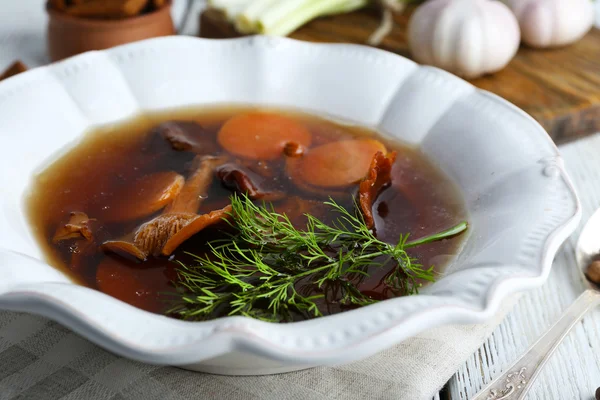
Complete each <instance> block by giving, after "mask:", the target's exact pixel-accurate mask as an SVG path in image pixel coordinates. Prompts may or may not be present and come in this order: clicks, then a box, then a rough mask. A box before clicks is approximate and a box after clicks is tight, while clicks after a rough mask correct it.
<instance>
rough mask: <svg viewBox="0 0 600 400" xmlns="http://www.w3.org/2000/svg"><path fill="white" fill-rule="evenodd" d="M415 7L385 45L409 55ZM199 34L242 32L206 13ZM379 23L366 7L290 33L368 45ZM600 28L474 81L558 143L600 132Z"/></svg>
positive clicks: (525, 53) (526, 53)
mask: <svg viewBox="0 0 600 400" xmlns="http://www.w3.org/2000/svg"><path fill="white" fill-rule="evenodd" d="M410 13H411V11H408V12H406V13H404V14H402V15H397V16H396V17H395V19H396V26H395V28H394V30H393V32H392V33H391V35H389V36H388V37H387V38H386V39H385V40H384V41H383V43H382V44H381V46H380V48H382V49H384V50H388V51H391V52H394V53H396V54H400V55H402V56H405V57H410V51H409V49H408V45H407V40H406V26H407V21H408V19H409V17H410ZM200 18H201V23H200V36H203V37H209V38H224V37H235V36H238V34H237V32H236V31H235V30H234V29H233V28H232V27H231V26H230V25H229V24H228V23H227V22H226V21H225V20H224V19H223V16H222V14H221V13H219V12H217V11H214V10H207V11H205V12H204V13H203V14H201V17H200ZM378 24H379V12H378V11H376V10H369V9H367V10H362V11H357V12H353V13H349V14H345V15H337V16H333V17H327V18H320V19H317V20H315V21H312V22H311V23H309V24H307V25H305V26H303V27H302V28H300V29H299V30H297V31H296V32H294V33H293V34H292V35H290V37H292V38H294V39H299V40H307V41H313V42H348V43H361V44H363V43H365V42H366V41H367V39H368V37H369V36H370V34H371V33H372V32H373V31H374V30H375V29H376V28H377V26H378ZM598 72H600V30H598V29H593V30H592V32H590V33H589V34H588V35H587V36H586V37H585V38H584V39H582V40H581V41H579V42H578V43H576V44H574V45H572V46H568V47H565V48H562V49H555V50H536V49H531V48H526V47H522V48H521V49H520V50H519V53H518V54H517V56H516V57H515V58H514V60H513V61H512V62H511V63H510V64H509V65H508V67H507V68H505V69H504V70H503V71H500V72H499V73H497V74H494V75H491V76H486V77H483V78H479V79H475V80H472V81H471V82H472V83H473V84H474V85H475V86H478V87H480V88H482V89H486V90H489V91H491V92H493V93H495V94H497V95H499V96H501V97H504V98H505V99H507V100H508V101H510V102H512V103H514V104H515V105H517V106H518V107H519V108H522V109H523V110H525V111H526V112H527V113H529V114H530V115H532V116H533V117H534V118H535V119H536V120H537V121H539V122H540V123H541V124H542V126H544V128H545V129H546V130H547V131H548V133H549V134H550V136H551V137H552V138H553V139H554V140H555V141H556V142H557V143H564V142H567V141H569V140H572V139H575V138H578V137H582V136H585V135H588V134H591V133H594V132H597V131H599V130H600V74H599V73H598Z"/></svg>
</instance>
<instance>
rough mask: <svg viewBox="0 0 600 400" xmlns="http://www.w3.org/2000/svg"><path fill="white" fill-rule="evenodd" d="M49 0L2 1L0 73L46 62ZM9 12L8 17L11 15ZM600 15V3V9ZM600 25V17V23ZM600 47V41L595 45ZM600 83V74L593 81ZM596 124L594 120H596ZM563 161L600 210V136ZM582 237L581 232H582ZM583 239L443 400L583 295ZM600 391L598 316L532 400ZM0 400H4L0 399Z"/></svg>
mask: <svg viewBox="0 0 600 400" xmlns="http://www.w3.org/2000/svg"><path fill="white" fill-rule="evenodd" d="M43 2H44V0H20V1H14V2H11V3H10V5H8V6H7V4H8V3H7V2H2V5H1V6H0V11H1V12H0V70H3V69H4V68H5V67H7V66H8V65H9V64H10V63H11V62H12V61H14V60H15V59H16V58H20V59H22V60H23V61H24V62H25V63H26V64H28V65H30V66H38V65H43V64H46V63H47V62H48V59H47V56H46V52H45V41H44V32H43V28H44V25H45V15H44V13H43V12H42V11H41V10H42V4H43ZM184 3H185V0H175V6H176V7H175V11H174V13H175V14H176V16H178V17H179V16H180V15H182V14H183V10H184ZM202 3H203V0H195V4H194V6H193V11H192V13H190V14H188V18H187V19H186V20H184V21H181V23H182V25H181V26H183V27H184V33H186V34H192V35H194V34H196V33H197V32H198V18H197V17H196V15H197V12H198V11H199V9H200V8H201V7H202ZM6 7H10V11H12V13H10V12H4V11H6ZM597 8H598V15H599V16H600V3H597ZM598 21H599V22H600V18H599V19H598ZM596 40H600V39H596ZM597 78H599V79H600V71H598V75H596V76H592V77H591V78H590V79H597ZM594 122H595V121H594ZM561 152H562V153H563V155H564V157H565V162H566V165H567V168H568V170H569V172H570V173H571V176H572V178H573V180H574V181H575V184H576V186H577V187H578V189H579V193H580V195H581V198H582V203H583V207H584V210H583V211H584V216H583V217H584V220H585V219H587V218H588V217H589V216H590V215H591V213H592V211H593V210H595V209H596V208H598V207H600V135H594V136H591V137H588V138H586V139H581V140H577V141H575V142H573V143H570V144H568V145H565V146H563V147H561ZM578 232H579V231H578ZM578 232H577V233H576V234H575V235H574V236H573V237H572V238H571V239H570V240H569V241H568V242H567V243H566V244H565V246H563V249H562V250H561V251H560V252H559V254H558V256H557V258H556V261H555V264H554V267H553V269H552V272H551V275H550V277H549V279H548V282H547V283H546V284H545V285H544V286H543V287H542V288H540V289H538V290H535V291H532V292H530V293H527V294H525V295H524V296H523V297H522V299H521V300H520V301H519V303H518V304H517V306H516V307H515V308H514V310H513V311H512V312H511V313H510V314H509V315H508V317H507V318H506V320H505V321H504V322H503V323H502V324H501V325H500V326H499V327H498V328H497V329H496V331H495V332H494V333H493V335H492V336H491V337H490V338H489V339H488V340H487V341H486V343H485V344H484V345H483V346H482V347H481V349H480V350H479V351H478V352H477V353H476V354H474V355H473V357H471V358H470V359H469V360H468V361H467V362H466V363H465V364H464V365H463V366H462V367H461V368H460V370H459V371H458V372H457V374H456V375H455V377H454V378H453V379H452V380H451V381H450V382H449V384H448V387H447V389H446V391H445V392H444V393H442V396H441V398H450V399H452V400H458V399H461V400H467V399H469V398H470V397H471V396H472V395H473V394H475V393H476V392H477V391H478V390H479V389H480V388H481V387H482V386H483V385H484V384H485V383H487V382H489V381H490V380H491V379H492V378H493V377H494V376H496V375H498V374H499V373H500V372H501V371H502V370H503V368H506V367H507V366H508V365H510V364H511V363H512V361H514V360H515V359H516V358H517V357H518V356H519V355H520V354H522V353H523V351H524V350H525V349H526V348H527V346H528V345H529V344H531V343H532V342H533V341H535V340H536V338H537V337H538V336H539V335H540V334H541V333H542V332H543V331H544V330H545V329H546V328H547V327H548V326H550V325H551V324H552V323H553V322H554V321H555V320H556V319H557V317H558V316H559V315H560V313H561V312H562V310H563V309H564V308H566V307H567V305H568V304H569V303H570V302H571V301H573V299H575V297H576V296H577V295H578V294H579V293H580V291H581V290H582V283H581V281H580V280H579V276H578V274H577V273H576V270H575V260H574V255H573V246H574V243H575V240H576V238H577V235H578ZM598 386H600V311H598V310H596V311H594V312H592V313H591V314H590V315H589V316H588V317H587V318H585V320H584V321H583V323H580V324H579V325H578V326H577V327H576V329H575V330H574V332H573V333H572V334H571V335H570V336H569V337H568V338H567V340H566V341H565V343H563V345H562V346H561V347H560V348H559V350H558V352H557V353H556V354H555V356H554V357H553V358H552V360H551V361H550V362H549V364H548V366H547V367H546V368H545V369H544V371H543V372H542V374H541V376H540V378H539V380H538V382H537V384H536V386H535V387H534V388H533V390H532V392H531V393H530V395H529V396H528V397H527V399H529V400H534V399H535V400H553V399H557V400H572V399H573V400H577V399H582V400H591V399H592V398H593V391H594V390H595V388H596V387H598ZM0 397H1V396H0Z"/></svg>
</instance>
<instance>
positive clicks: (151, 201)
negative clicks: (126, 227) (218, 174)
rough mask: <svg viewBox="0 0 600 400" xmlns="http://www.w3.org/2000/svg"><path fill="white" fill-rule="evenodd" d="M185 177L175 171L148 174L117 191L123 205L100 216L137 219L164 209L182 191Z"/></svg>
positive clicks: (123, 219) (107, 218)
mask: <svg viewBox="0 0 600 400" xmlns="http://www.w3.org/2000/svg"><path fill="white" fill-rule="evenodd" d="M184 184H185V178H184V177H183V176H182V175H179V174H178V173H176V172H173V171H167V172H158V173H155V174H151V175H146V176H144V177H142V178H141V179H139V180H138V181H136V182H135V183H133V184H132V185H131V186H128V187H125V188H123V189H122V190H120V191H118V192H117V193H115V196H117V197H121V198H122V199H123V200H124V201H123V205H122V206H121V207H115V208H114V209H110V208H109V209H108V210H106V211H105V212H104V213H102V215H101V216H100V217H99V218H100V219H101V220H102V221H104V222H114V221H126V220H136V219H140V218H143V217H146V216H148V215H151V214H154V213H155V212H157V211H159V210H161V209H163V208H164V207H165V206H167V205H169V204H170V203H171V202H173V200H174V199H175V198H177V196H178V195H179V193H180V192H181V189H182V188H183V185H184Z"/></svg>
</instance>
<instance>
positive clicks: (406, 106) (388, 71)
mask: <svg viewBox="0 0 600 400" xmlns="http://www.w3.org/2000/svg"><path fill="white" fill-rule="evenodd" d="M215 103H252V104H270V105H277V106H284V107H297V108H301V109H305V110H313V111H316V112H318V113H324V112H325V113H328V114H331V115H333V116H336V117H341V118H345V119H348V120H352V121H356V122H359V123H361V124H364V125H370V126H375V127H377V128H378V129H380V130H381V131H383V132H385V133H388V134H390V135H394V136H397V137H399V138H401V139H403V140H404V141H406V142H409V143H413V144H416V145H419V146H420V147H421V149H422V150H423V152H425V153H426V154H427V155H428V156H429V157H430V158H431V159H432V160H434V162H435V163H437V164H438V165H439V166H440V167H441V168H442V169H443V170H444V171H445V172H446V173H447V174H448V176H449V177H450V178H452V179H453V180H454V181H455V182H456V184H457V185H458V187H459V188H460V190H461V191H462V193H463V196H464V199H465V202H466V207H467V209H468V212H469V222H470V224H471V231H470V235H469V237H468V239H467V241H466V243H465V246H464V249H463V250H462V252H461V253H460V255H459V256H458V257H457V258H456V259H455V260H454V261H453V262H452V263H451V264H450V265H449V267H448V270H447V274H446V275H445V276H444V277H443V278H442V279H440V280H439V281H438V282H436V283H435V284H433V285H431V286H429V287H427V288H426V289H425V290H423V292H422V294H420V295H418V296H412V297H403V298H397V299H393V300H387V301H384V302H381V303H378V304H375V305H372V306H369V307H364V308H361V309H358V310H354V311H350V312H346V313H342V314H338V315H334V316H328V317H325V318H320V319H315V320H310V321H304V322H297V323H292V324H272V323H265V322H260V321H256V320H252V319H247V318H242V317H228V318H222V319H218V320H214V321H208V322H201V323H197V322H194V323H192V322H183V321H178V320H173V319H169V318H166V317H163V316H159V315H153V314H150V313H147V312H144V311H141V310H138V309H136V308H134V307H131V306H129V305H127V304H125V303H122V302H120V301H118V300H115V299H113V298H111V297H109V296H107V295H104V294H102V293H100V292H97V291H94V290H91V289H87V288H84V287H81V286H77V285H74V284H72V283H71V282H70V281H69V279H68V278H67V277H65V276H64V275H63V274H62V273H60V272H58V271H57V270H55V269H53V268H52V267H50V266H48V265H47V264H46V263H45V262H44V261H43V260H42V254H41V252H40V250H39V249H38V247H37V245H36V243H35V242H34V239H33V237H32V234H31V232H30V227H29V226H28V224H27V222H26V218H25V216H24V208H23V195H24V193H25V191H26V189H27V187H28V184H29V179H30V177H31V176H32V174H34V173H35V172H36V171H39V170H40V168H42V167H43V166H44V165H47V164H48V163H49V162H51V161H52V160H54V159H56V158H57V157H58V155H60V153H61V152H63V151H64V149H65V148H67V147H69V146H70V145H72V144H73V143H74V141H76V140H77V138H78V137H80V136H81V134H82V133H84V132H85V131H87V130H88V129H90V128H91V127H92V126H93V125H97V124H106V123H110V122H114V121H119V120H123V119H126V118H130V117H132V116H134V115H136V114H138V113H140V112H143V111H150V110H161V109H165V108H172V107H181V106H189V105H203V104H206V105H214V104H215ZM0 138H1V143H2V145H1V147H0V173H1V179H0V194H1V198H0V307H1V308H5V309H10V310H19V311H26V312H32V313H37V314H41V315H44V316H47V317H50V318H52V319H55V320H57V321H59V322H60V323H62V324H64V325H66V326H68V327H69V328H71V329H73V330H74V331H76V332H78V333H79V334H81V335H83V336H84V337H86V338H89V339H90V340H92V341H94V342H96V343H97V344H99V345H101V346H103V347H105V348H107V349H109V350H111V351H113V352H115V353H117V354H121V355H123V356H125V357H130V358H133V359H136V360H141V361H145V362H151V363H158V364H172V365H178V366H183V367H185V368H190V369H195V370H201V371H208V372H214V373H224V374H265V373H275V372H284V371H291V370H295V369H301V368H306V367H310V366H316V365H330V364H338V363H345V362H350V361H354V360H358V359H360V358H363V357H366V356H369V355H371V354H374V353H376V352H378V351H380V350H383V349H385V348H387V347H389V346H392V345H394V344H396V343H399V342H401V341H402V340H404V339H406V338H408V337H410V336H412V335H415V334H417V333H419V332H421V331H423V330H425V329H429V328H433V327H436V326H439V325H443V324H460V323H477V322H483V321H485V320H486V319H488V318H490V317H491V316H492V315H493V314H494V313H495V312H496V311H497V310H498V307H499V305H500V304H501V302H502V300H503V299H505V298H506V297H507V296H508V295H509V294H510V293H513V292H516V291H521V290H525V289H530V288H533V287H536V286H539V285H541V284H542V283H543V282H544V281H545V279H546V277H547V276H548V272H549V270H550V266H551V263H552V259H553V257H554V255H555V253H556V251H557V250H558V248H559V246H560V245H561V243H562V242H563V241H564V240H565V239H566V238H567V237H568V235H570V234H571V233H572V232H573V230H574V229H575V227H576V225H577V224H578V222H579V219H580V209H579V203H578V200H577V197H576V194H575V192H574V191H573V187H572V186H571V183H570V181H569V179H568V177H567V175H566V173H565V171H564V169H563V165H562V160H561V158H560V156H559V154H558V151H557V149H556V147H555V146H554V144H553V143H552V141H551V140H550V139H549V137H548V136H547V134H546V133H545V132H544V130H543V129H542V128H541V127H540V126H539V125H538V124H537V123H536V122H534V120H533V119H532V118H530V117H529V116H527V115H526V114H525V113H524V112H522V111H520V110H518V109H517V108H516V107H514V106H512V105H510V104H509V103H507V102H506V101H504V100H502V99H500V98H498V97H496V96H494V95H492V94H490V93H487V92H484V91H481V90H477V89H476V88H474V87H473V86H471V85H470V84H468V83H467V82H465V81H463V80H461V79H459V78H456V77H455V76H453V75H450V74H448V73H446V72H444V71H441V70H438V69H435V68H430V67H419V66H418V65H417V64H415V63H413V62H412V61H409V60H407V59H405V58H402V57H399V56H397V55H394V54H391V53H387V52H384V51H380V50H377V49H373V48H369V47H362V46H355V45H337V44H336V45H334V44H310V43H305V42H298V41H294V40H289V39H278V38H266V37H252V38H243V39H234V40H219V41H212V40H203V39H197V38H188V37H170V38H162V39H153V40H149V41H145V42H139V43H136V44H131V45H126V46H123V47H118V48H114V49H112V50H108V51H102V52H92V53H86V54H83V55H80V56H77V57H74V58H71V59H68V60H66V61H64V62H60V63H58V64H54V65H50V66H48V67H44V68H38V69H35V70H32V71H30V72H26V73H24V74H22V75H19V76H17V77H15V78H12V79H9V80H7V81H6V82H4V83H2V84H0Z"/></svg>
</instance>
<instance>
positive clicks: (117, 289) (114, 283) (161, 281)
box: [96, 257, 172, 312]
mask: <svg viewBox="0 0 600 400" xmlns="http://www.w3.org/2000/svg"><path fill="white" fill-rule="evenodd" d="M165 271H166V270H165V268H164V267H160V268H157V267H154V268H144V269H141V268H139V267H138V266H137V264H136V263H134V262H129V261H126V260H121V259H117V258H113V257H106V258H104V260H102V262H100V264H99V265H98V268H97V269H96V285H97V287H98V289H99V290H100V291H101V292H103V293H106V294H108V295H109V296H112V297H115V298H117V299H119V300H122V301H124V302H126V303H128V304H131V305H132V306H135V307H138V308H141V309H143V310H147V311H151V312H161V311H163V309H164V308H165V304H164V297H163V293H165V292H169V291H172V288H171V287H170V286H169V281H170V279H169V277H168V276H167V275H166V273H165Z"/></svg>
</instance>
